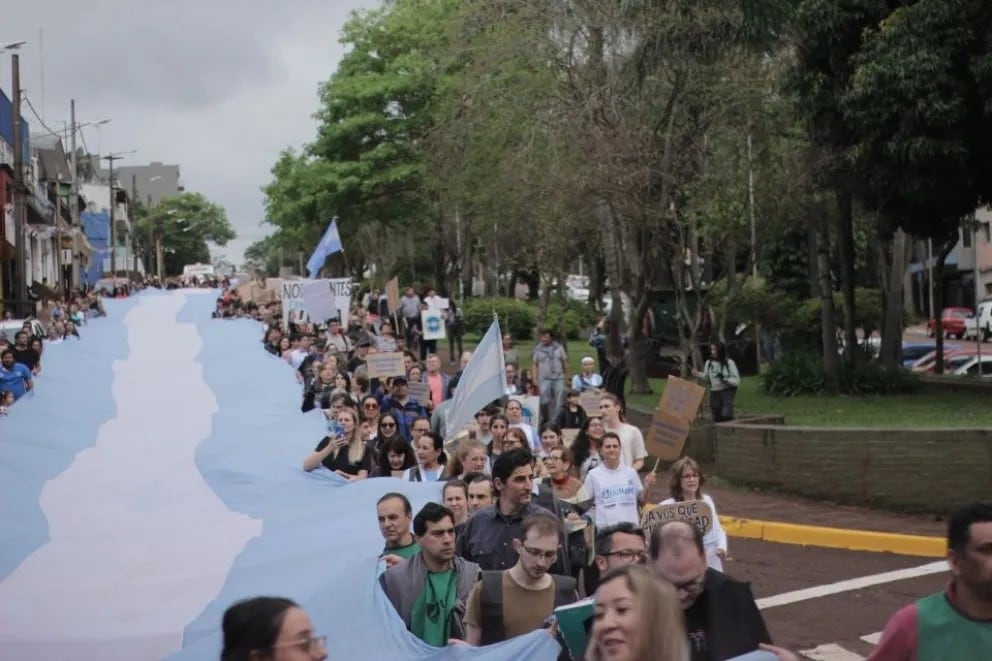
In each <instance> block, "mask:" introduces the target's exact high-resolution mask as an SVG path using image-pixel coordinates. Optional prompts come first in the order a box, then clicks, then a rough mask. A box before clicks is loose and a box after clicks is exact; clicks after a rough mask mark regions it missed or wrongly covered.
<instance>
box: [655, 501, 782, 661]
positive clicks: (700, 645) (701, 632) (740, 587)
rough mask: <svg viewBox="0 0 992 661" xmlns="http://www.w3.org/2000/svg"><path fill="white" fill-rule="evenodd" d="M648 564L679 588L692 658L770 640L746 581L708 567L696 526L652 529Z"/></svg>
mask: <svg viewBox="0 0 992 661" xmlns="http://www.w3.org/2000/svg"><path fill="white" fill-rule="evenodd" d="M651 563H652V569H653V570H654V572H655V574H656V575H658V576H659V577H660V578H663V579H664V580H666V581H668V582H669V583H671V584H672V585H674V586H675V589H676V590H677V591H678V595H679V599H680V600H681V601H682V610H683V611H684V613H685V627H686V631H687V632H688V634H689V649H690V651H691V653H692V661H711V660H715V659H730V658H733V657H736V656H741V655H743V654H747V653H748V652H753V651H754V650H756V649H758V646H759V645H762V644H770V643H771V637H770V636H769V635H768V629H767V628H766V627H765V621H764V619H763V618H762V617H761V612H760V611H759V610H758V606H757V604H755V603H754V595H752V594H751V586H750V584H748V583H743V582H741V581H736V580H734V579H732V578H730V577H729V576H725V575H724V574H723V573H721V572H718V571H717V570H715V569H710V568H709V567H707V565H706V551H705V549H704V547H703V535H702V533H701V532H699V530H698V529H696V528H695V527H694V526H692V525H691V524H689V523H686V522H685V521H670V522H668V523H665V524H663V525H661V526H659V527H657V528H655V529H654V532H653V533H652V535H651ZM766 649H769V651H772V652H773V653H776V654H778V655H779V658H790V657H788V656H783V655H782V654H779V650H778V649H776V648H766ZM782 652H785V651H784V650H782ZM785 654H788V652H785ZM792 658H794V657H792Z"/></svg>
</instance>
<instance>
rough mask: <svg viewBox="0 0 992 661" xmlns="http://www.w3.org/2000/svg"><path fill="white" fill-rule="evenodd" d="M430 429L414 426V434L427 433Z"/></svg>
mask: <svg viewBox="0 0 992 661" xmlns="http://www.w3.org/2000/svg"><path fill="white" fill-rule="evenodd" d="M429 431H430V429H423V428H422V427H414V428H413V433H414V434H426V433H427V432H429Z"/></svg>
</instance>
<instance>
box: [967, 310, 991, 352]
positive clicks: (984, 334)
mask: <svg viewBox="0 0 992 661" xmlns="http://www.w3.org/2000/svg"><path fill="white" fill-rule="evenodd" d="M979 333H981V340H982V342H988V340H989V338H992V301H982V302H981V303H979V304H978V314H975V315H972V316H970V317H968V318H966V319H965V320H964V336H965V337H967V338H969V339H972V338H975V339H978V336H979Z"/></svg>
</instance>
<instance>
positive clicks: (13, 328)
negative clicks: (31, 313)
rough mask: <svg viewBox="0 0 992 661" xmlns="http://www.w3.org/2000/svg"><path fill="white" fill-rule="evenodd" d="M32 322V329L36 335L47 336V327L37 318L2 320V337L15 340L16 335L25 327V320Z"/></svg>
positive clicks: (0, 323) (0, 333)
mask: <svg viewBox="0 0 992 661" xmlns="http://www.w3.org/2000/svg"><path fill="white" fill-rule="evenodd" d="M25 321H30V322H31V330H32V332H33V333H34V334H35V336H36V337H45V327H44V326H42V325H41V322H40V321H38V320H37V319H5V320H3V321H0V337H6V338H7V339H8V340H9V341H11V342H13V341H14V336H15V335H17V333H18V332H20V330H21V328H23V327H24V322H25Z"/></svg>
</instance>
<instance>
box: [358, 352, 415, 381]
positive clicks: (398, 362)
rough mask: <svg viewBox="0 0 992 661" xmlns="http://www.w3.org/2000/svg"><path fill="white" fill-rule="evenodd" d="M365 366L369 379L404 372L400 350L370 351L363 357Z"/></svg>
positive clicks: (400, 374) (398, 374) (402, 373)
mask: <svg viewBox="0 0 992 661" xmlns="http://www.w3.org/2000/svg"><path fill="white" fill-rule="evenodd" d="M365 366H366V368H367V369H368V374H369V378H370V379H378V378H382V377H386V376H402V375H404V374H406V368H405V367H404V366H403V353H402V352H401V351H390V352H386V353H370V354H369V355H368V356H367V357H366V359H365Z"/></svg>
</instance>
